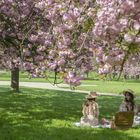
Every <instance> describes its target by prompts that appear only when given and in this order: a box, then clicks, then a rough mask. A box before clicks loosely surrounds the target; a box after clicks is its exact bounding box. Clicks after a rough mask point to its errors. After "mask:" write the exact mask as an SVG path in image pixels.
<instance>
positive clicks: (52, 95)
mask: <svg viewBox="0 0 140 140" xmlns="http://www.w3.org/2000/svg"><path fill="white" fill-rule="evenodd" d="M84 97H85V94H81V93H71V92H63V91H49V90H41V89H29V88H21V93H19V94H16V93H13V92H11V91H9V89H8V88H7V87H0V140H93V139H94V140H139V139H140V136H139V133H140V128H133V129H130V130H126V131H122V130H117V131H113V130H110V129H101V128H98V129H93V128H79V127H76V126H74V125H73V123H74V122H77V121H79V119H80V117H81V116H82V114H81V109H82V108H81V106H82V103H83V101H84ZM121 101H122V98H120V97H109V96H108V97H106V96H99V98H98V102H99V106H100V118H102V117H106V118H108V119H110V118H111V117H112V116H113V115H114V113H115V112H116V111H118V107H119V104H120V103H121Z"/></svg>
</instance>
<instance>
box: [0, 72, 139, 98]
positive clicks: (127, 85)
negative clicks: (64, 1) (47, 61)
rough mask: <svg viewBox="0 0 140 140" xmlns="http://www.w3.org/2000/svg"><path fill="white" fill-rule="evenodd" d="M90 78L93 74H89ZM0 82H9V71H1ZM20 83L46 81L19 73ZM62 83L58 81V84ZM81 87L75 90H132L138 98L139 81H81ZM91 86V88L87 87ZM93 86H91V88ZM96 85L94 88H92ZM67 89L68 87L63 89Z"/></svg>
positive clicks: (51, 74)
mask: <svg viewBox="0 0 140 140" xmlns="http://www.w3.org/2000/svg"><path fill="white" fill-rule="evenodd" d="M90 75H91V76H92V75H93V73H91V74H90ZM53 76H54V75H53V73H50V78H49V81H51V82H53V80H54V78H53ZM0 80H1V81H2V80H6V81H9V80H10V72H9V71H1V72H0ZM20 81H22V82H48V80H46V79H44V78H31V79H29V78H28V74H27V73H26V72H20ZM60 81H62V80H61V79H58V82H60ZM82 84H83V85H87V86H78V87H76V89H78V90H87V91H98V92H103V93H120V92H122V91H123V90H126V89H132V90H133V91H134V92H135V94H136V95H138V96H140V90H139V86H140V81H139V80H136V81H134V80H127V81H125V80H124V81H104V80H83V81H82ZM89 85H91V86H89ZM92 85H93V86H92ZM94 85H96V86H94ZM64 88H69V87H64Z"/></svg>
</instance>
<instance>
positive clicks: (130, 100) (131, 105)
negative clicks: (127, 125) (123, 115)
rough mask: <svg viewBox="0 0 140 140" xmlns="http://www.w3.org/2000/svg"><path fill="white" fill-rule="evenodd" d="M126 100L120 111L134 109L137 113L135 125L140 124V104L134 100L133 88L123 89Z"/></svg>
mask: <svg viewBox="0 0 140 140" xmlns="http://www.w3.org/2000/svg"><path fill="white" fill-rule="evenodd" d="M123 95H124V100H123V102H122V103H121V105H120V108H119V111H120V112H127V111H132V112H134V113H135V116H134V121H133V125H140V112H139V110H138V105H136V104H135V102H134V98H135V96H134V92H133V91H132V90H130V89H129V90H126V91H123Z"/></svg>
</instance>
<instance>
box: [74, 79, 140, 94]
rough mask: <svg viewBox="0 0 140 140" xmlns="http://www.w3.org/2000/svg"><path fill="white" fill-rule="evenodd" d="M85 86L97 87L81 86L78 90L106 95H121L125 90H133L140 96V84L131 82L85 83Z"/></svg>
mask: <svg viewBox="0 0 140 140" xmlns="http://www.w3.org/2000/svg"><path fill="white" fill-rule="evenodd" d="M83 84H89V85H96V86H79V87H77V88H76V89H79V90H88V91H98V92H103V93H104V92H105V93H121V92H122V91H123V90H126V89H132V90H133V91H134V92H135V94H136V95H139V96H140V88H139V87H140V83H139V82H131V81H83Z"/></svg>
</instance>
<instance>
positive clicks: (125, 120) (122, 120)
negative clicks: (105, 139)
mask: <svg viewBox="0 0 140 140" xmlns="http://www.w3.org/2000/svg"><path fill="white" fill-rule="evenodd" d="M133 120H134V112H131V111H129V112H117V113H116V114H115V118H114V123H115V127H116V129H128V128H131V127H132V125H133Z"/></svg>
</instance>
